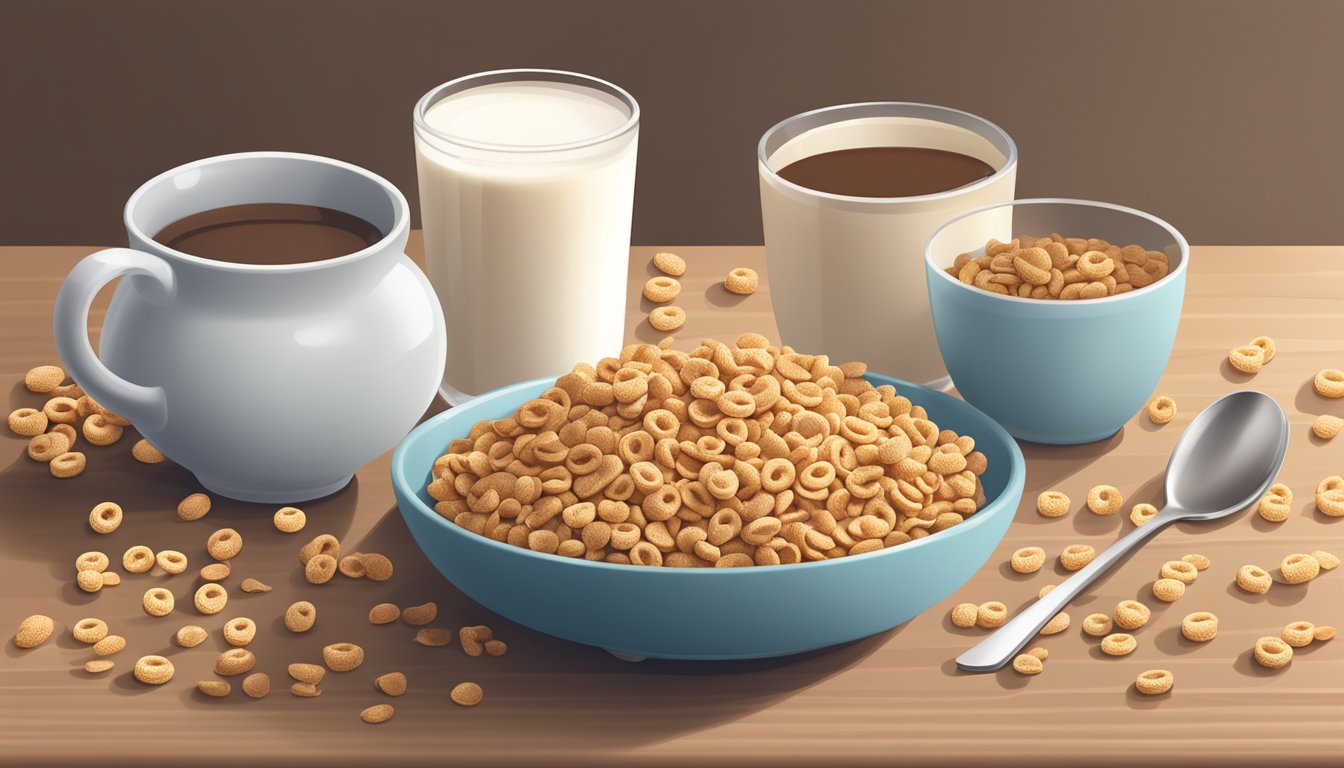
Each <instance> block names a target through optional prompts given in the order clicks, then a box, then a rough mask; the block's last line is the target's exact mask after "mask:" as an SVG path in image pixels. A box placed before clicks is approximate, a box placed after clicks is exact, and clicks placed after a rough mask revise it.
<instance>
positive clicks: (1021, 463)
mask: <svg viewBox="0 0 1344 768" xmlns="http://www.w3.org/2000/svg"><path fill="white" fill-rule="evenodd" d="M876 375H877V376H880V377H881V378H882V379H885V380H888V381H891V382H896V386H897V390H898V391H899V390H900V387H901V386H904V387H907V388H918V389H923V390H927V391H928V392H930V393H932V394H934V395H936V396H937V397H939V398H947V399H948V400H950V401H952V402H954V403H957V404H959V405H960V406H962V407H965V408H969V409H970V410H971V411H972V412H973V413H974V414H976V415H978V416H980V417H981V418H982V419H983V420H984V422H985V424H986V425H987V426H988V429H989V432H990V433H992V434H993V435H994V436H995V437H996V438H997V439H999V440H1000V441H1002V442H1003V443H1004V445H1005V446H1007V448H1008V455H1009V460H1010V464H1011V466H1010V467H1009V470H1008V477H1007V478H1005V480H1004V485H1003V491H1002V492H1000V493H999V495H998V496H996V497H995V498H994V499H993V500H991V501H990V502H989V503H988V504H986V505H985V506H984V507H982V508H981V509H978V510H976V513H975V514H974V515H971V517H970V519H969V520H964V521H962V522H961V523H958V524H957V525H954V526H952V527H951V528H946V529H944V530H941V531H938V532H937V533H934V534H930V535H928V536H925V537H923V538H920V539H914V540H913V541H907V542H906V543H904V544H899V545H897V546H895V547H883V548H882V549H878V550H874V551H872V552H864V553H863V554H860V555H847V556H845V557H838V558H834V559H827V560H819V561H813V562H806V563H790V564H787V565H783V564H782V565H771V566H752V567H748V568H666V567H660V568H649V567H647V566H637V565H624V564H621V563H608V562H601V561H594V560H585V559H582V558H573V557H560V556H558V555H553V554H547V553H545V552H535V551H533V550H531V549H523V548H522V547H515V546H513V545H512V544H508V543H505V542H501V541H495V540H494V539H491V538H488V537H486V536H481V535H480V534H476V533H472V532H471V531H468V530H466V529H464V528H461V527H460V526H458V525H457V524H456V523H454V522H452V521H451V520H448V519H447V518H445V517H443V516H442V515H440V514H439V513H438V512H435V511H434V509H433V508H432V507H430V506H428V505H427V504H425V502H424V501H422V500H421V499H420V494H419V490H417V489H416V486H415V485H414V484H413V483H412V482H411V480H410V478H409V477H407V474H408V473H407V469H408V466H407V465H408V460H407V458H406V452H407V450H408V446H409V445H411V444H412V443H413V442H415V441H416V440H423V439H425V437H424V435H428V434H429V433H431V432H433V431H434V429H433V428H434V427H435V426H437V425H438V424H440V423H441V422H444V421H447V420H449V419H450V418H453V416H452V414H453V411H454V410H456V409H450V410H447V411H444V412H443V413H440V414H438V415H437V416H434V417H432V418H430V419H429V420H428V421H425V422H424V423H423V424H421V425H419V426H418V427H416V428H415V430H413V431H412V433H411V434H410V435H408V436H407V437H406V438H404V439H403V440H402V441H401V442H400V443H399V444H398V445H397V448H396V450H395V451H393V453H392V462H391V473H392V485H393V488H394V489H396V488H400V489H401V490H403V491H409V493H406V494H404V495H405V496H407V497H408V498H409V499H410V500H411V503H412V505H413V507H414V509H415V512H416V513H417V514H420V515H423V516H425V517H427V518H429V519H430V520H431V521H432V522H433V523H435V524H437V525H439V526H441V527H444V528H446V529H448V530H449V531H451V533H452V535H459V536H469V537H471V539H472V540H474V542H475V543H477V544H482V545H485V546H487V547H492V548H495V549H499V550H502V551H506V552H510V553H513V554H515V555H522V556H524V557H532V558H541V559H544V560H545V561H547V562H553V563H556V564H557V565H562V566H564V565H570V566H576V567H584V568H597V569H599V570H604V569H605V570H613V571H618V572H622V573H628V572H630V571H631V570H632V569H637V572H640V573H644V572H665V573H668V574H671V573H678V574H683V575H682V576H675V577H673V578H694V577H692V576H690V575H689V574H699V575H700V577H703V576H704V575H705V574H707V573H720V572H721V571H745V572H747V573H754V572H755V571H756V570H758V569H761V568H764V569H767V570H769V571H778V570H781V569H785V570H792V569H798V568H824V567H827V566H837V565H842V564H844V563H845V562H847V561H850V562H852V561H854V560H857V559H860V558H873V557H883V556H892V555H893V554H894V553H897V552H900V551H902V550H906V549H907V548H908V547H919V546H924V545H927V543H928V542H929V540H931V539H933V538H934V537H935V536H939V535H942V534H946V533H949V532H950V533H951V535H953V536H955V535H956V534H957V533H958V532H962V531H966V530H970V529H971V528H974V527H976V526H978V525H982V524H987V523H985V522H984V521H985V520H986V519H987V518H989V517H992V516H993V515H994V514H1010V515H1011V514H1013V513H1014V512H1015V511H1016V509H1017V503H1012V504H1009V503H1008V501H1007V500H1006V499H1005V496H1007V495H1009V494H1010V493H1011V491H1012V488H1013V487H1014V486H1016V485H1021V486H1023V487H1025V484H1026V474H1027V470H1026V458H1025V457H1024V456H1023V455H1022V448H1021V447H1020V446H1018V444H1017V441H1016V440H1014V439H1013V436H1012V435H1010V434H1008V430H1006V429H1004V428H1003V426H1002V425H1000V424H999V423H998V422H997V421H995V420H994V419H992V418H990V417H989V416H988V415H986V414H985V413H984V412H983V411H981V410H980V409H979V408H976V407H975V406H973V405H971V404H970V403H968V402H966V401H965V400H961V399H959V398H955V397H952V396H951V395H948V394H946V393H943V392H939V391H937V390H934V389H929V388H928V387H924V386H921V385H919V384H915V383H913V382H908V381H905V380H904V379H897V378H894V377H891V376H885V375H882V374H876ZM552 382H553V380H552V379H549V378H541V379H532V380H530V381H523V382H519V383H517V384H511V385H509V386H506V387H501V388H500V389H497V390H495V391H493V392H489V393H487V394H484V395H481V396H480V397H477V398H475V399H474V400H473V401H472V402H477V401H482V404H483V405H484V404H486V403H488V402H489V400H494V399H497V398H501V397H504V396H505V395H508V394H511V393H513V392H514V391H516V390H519V389H526V388H528V387H533V386H537V385H540V384H549V383H552ZM884 383H885V382H884ZM954 407H956V406H954ZM417 432H422V436H420V437H416V433H417ZM397 506H398V508H401V503H400V499H398V505H397ZM1004 508H1008V509H1009V510H1010V511H1008V512H1004ZM401 511H402V514H403V515H404V514H405V513H406V510H405V509H404V508H401ZM949 538H950V537H949ZM944 540H946V539H944ZM417 545H418V542H417ZM907 551H908V550H907ZM977 570H978V569H977ZM718 578H722V574H721V573H720V576H719V577H718Z"/></svg>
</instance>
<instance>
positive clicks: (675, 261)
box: [653, 251, 686, 277]
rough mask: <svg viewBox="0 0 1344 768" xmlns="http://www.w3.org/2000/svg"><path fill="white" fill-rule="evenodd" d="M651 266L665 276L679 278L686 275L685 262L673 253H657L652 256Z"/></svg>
mask: <svg viewBox="0 0 1344 768" xmlns="http://www.w3.org/2000/svg"><path fill="white" fill-rule="evenodd" d="M653 266H654V267H656V268H657V269H658V271H660V272H662V273H663V274H665V275H671V276H673V277H681V276H682V275H684V274H686V261H685V259H683V258H681V257H680V256H678V255H677V254H675V253H669V252H667V251H659V252H658V253H655V254H653Z"/></svg>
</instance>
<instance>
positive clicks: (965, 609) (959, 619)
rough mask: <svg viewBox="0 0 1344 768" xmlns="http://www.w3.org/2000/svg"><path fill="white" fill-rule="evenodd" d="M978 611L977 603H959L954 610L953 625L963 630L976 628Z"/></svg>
mask: <svg viewBox="0 0 1344 768" xmlns="http://www.w3.org/2000/svg"><path fill="white" fill-rule="evenodd" d="M978 611H979V606H977V605H976V604H975V603H958V604H957V605H956V606H954V607H953V608H952V625H953V626H955V627H961V628H962V629H967V628H970V627H974V626H975V623H976V615H977V613H978Z"/></svg>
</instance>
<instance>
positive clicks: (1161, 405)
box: [1148, 395, 1176, 424]
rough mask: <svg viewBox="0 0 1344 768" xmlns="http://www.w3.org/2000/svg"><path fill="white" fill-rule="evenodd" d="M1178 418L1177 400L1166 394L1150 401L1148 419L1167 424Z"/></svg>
mask: <svg viewBox="0 0 1344 768" xmlns="http://www.w3.org/2000/svg"><path fill="white" fill-rule="evenodd" d="M1174 418H1176V401H1175V400H1172V399H1171V398H1170V397H1167V396H1166V395H1158V396H1157V397H1154V398H1153V399H1152V400H1149V401H1148V419H1149V421H1151V422H1153V423H1154V424H1166V423H1167V422H1169V421H1171V420H1172V419H1174Z"/></svg>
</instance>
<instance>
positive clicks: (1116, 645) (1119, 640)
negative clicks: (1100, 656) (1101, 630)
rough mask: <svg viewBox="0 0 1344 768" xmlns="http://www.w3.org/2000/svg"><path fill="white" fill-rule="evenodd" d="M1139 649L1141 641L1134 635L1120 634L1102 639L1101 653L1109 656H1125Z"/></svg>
mask: <svg viewBox="0 0 1344 768" xmlns="http://www.w3.org/2000/svg"><path fill="white" fill-rule="evenodd" d="M1137 647H1139V641H1138V640H1135V639H1134V636H1133V635H1127V634H1125V633H1123V632H1118V633H1116V634H1113V635H1107V636H1105V637H1103V638H1102V639H1101V652H1102V653H1104V654H1106V655H1107V656H1125V655H1128V654H1130V653H1133V652H1134V649H1135V648H1137Z"/></svg>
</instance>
